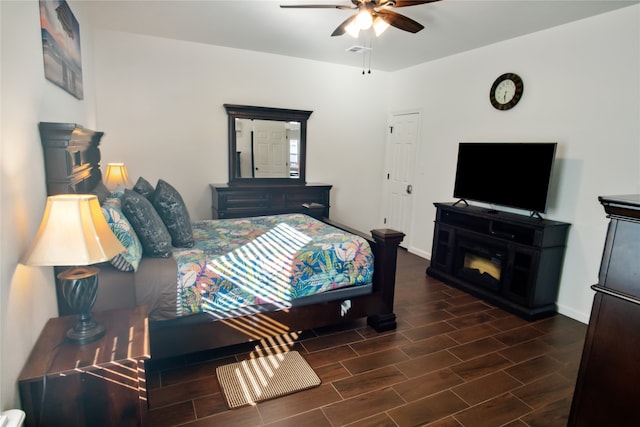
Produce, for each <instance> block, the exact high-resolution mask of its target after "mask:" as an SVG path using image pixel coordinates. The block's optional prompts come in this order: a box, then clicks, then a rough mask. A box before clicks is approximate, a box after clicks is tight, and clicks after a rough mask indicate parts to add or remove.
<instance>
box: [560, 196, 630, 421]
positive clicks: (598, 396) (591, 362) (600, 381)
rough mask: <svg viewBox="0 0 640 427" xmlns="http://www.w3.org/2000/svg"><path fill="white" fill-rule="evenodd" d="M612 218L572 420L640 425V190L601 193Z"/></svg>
mask: <svg viewBox="0 0 640 427" xmlns="http://www.w3.org/2000/svg"><path fill="white" fill-rule="evenodd" d="M599 200H600V203H602V205H603V206H604V210H605V212H606V213H607V215H608V217H609V218H610V222H609V228H608V231H607V236H606V239H605V245H604V252H603V255H602V263H601V265H600V273H599V277H598V283H597V284H596V285H593V286H592V288H593V289H594V290H595V291H596V294H595V296H594V300H593V307H592V310H591V317H590V319H589V327H588V329H587V337H586V340H585V345H584V350H583V353H582V360H581V363H580V370H579V372H578V379H577V382H576V389H575V393H574V396H573V402H572V405H571V413H570V415H569V425H570V426H580V427H585V426H598V427H601V426H638V425H640V411H639V410H638V403H639V402H640V195H630V196H602V197H599Z"/></svg>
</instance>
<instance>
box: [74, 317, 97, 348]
mask: <svg viewBox="0 0 640 427" xmlns="http://www.w3.org/2000/svg"><path fill="white" fill-rule="evenodd" d="M104 333H105V329H104V326H102V325H101V324H100V323H97V322H94V321H90V322H89V324H88V325H87V324H85V323H83V322H82V321H79V322H78V323H76V325H75V326H74V327H73V328H71V329H69V330H68V331H67V339H68V340H69V341H71V342H72V343H74V344H86V343H90V342H92V341H95V340H97V339H100V338H102V337H103V336H104Z"/></svg>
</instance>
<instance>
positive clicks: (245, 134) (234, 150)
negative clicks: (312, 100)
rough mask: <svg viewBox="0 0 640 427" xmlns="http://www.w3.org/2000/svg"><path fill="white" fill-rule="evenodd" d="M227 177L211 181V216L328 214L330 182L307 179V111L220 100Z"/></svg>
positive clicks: (216, 217) (326, 216)
mask: <svg viewBox="0 0 640 427" xmlns="http://www.w3.org/2000/svg"><path fill="white" fill-rule="evenodd" d="M224 107H225V110H226V112H227V117H228V133H229V141H228V142H229V149H228V170H229V181H228V182H227V183H224V184H210V188H211V197H212V206H211V213H212V217H213V218H214V219H219V218H240V217H249V216H259V215H275V214H283V213H307V214H310V215H312V216H314V217H318V218H321V217H325V218H328V217H329V207H330V205H329V203H330V191H331V187H332V186H331V185H329V184H322V183H307V182H306V163H307V162H306V152H307V121H308V119H309V116H311V113H312V111H307V110H292V109H284V108H271V107H256V106H248V105H236V104H225V105H224Z"/></svg>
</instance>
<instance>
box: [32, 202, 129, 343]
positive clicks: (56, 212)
mask: <svg viewBox="0 0 640 427" xmlns="http://www.w3.org/2000/svg"><path fill="white" fill-rule="evenodd" d="M124 251H125V248H124V246H122V244H121V243H120V241H119V240H118V238H117V237H116V236H115V234H113V232H112V231H111V228H110V227H109V224H107V221H106V220H105V218H104V215H103V214H102V209H101V208H100V203H99V202H98V198H97V197H96V196H95V195H89V194H60V195H56V196H49V197H48V198H47V204H46V207H45V210H44V215H43V217H42V222H41V223H40V229H39V230H38V234H37V235H36V238H35V241H34V243H33V245H32V247H31V249H30V250H29V252H28V253H27V256H26V257H25V263H26V264H28V265H34V266H71V268H69V269H68V270H65V271H63V272H61V273H59V274H58V276H57V277H58V279H60V280H61V283H62V294H63V296H64V298H65V300H66V301H67V303H68V304H69V307H71V309H72V310H73V311H74V312H75V313H77V314H78V315H79V320H78V323H77V324H76V325H75V326H74V327H72V328H71V329H69V330H68V331H67V338H68V339H69V340H70V341H72V342H74V343H77V344H85V343H88V342H91V341H94V340H97V339H98V338H100V337H102V336H103V335H104V333H105V328H104V326H103V325H101V324H99V323H97V322H95V321H94V320H93V319H92V318H91V310H92V308H93V304H94V303H95V301H96V296H97V293H98V272H99V270H98V269H97V268H95V267H91V266H90V265H91V264H96V263H99V262H104V261H108V260H110V259H111V258H113V257H114V256H116V255H117V254H119V253H121V252H124Z"/></svg>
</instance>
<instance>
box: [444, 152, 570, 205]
mask: <svg viewBox="0 0 640 427" xmlns="http://www.w3.org/2000/svg"><path fill="white" fill-rule="evenodd" d="M556 146H557V143H555V142H461V143H460V144H459V147H458V166H457V168H456V181H455V186H454V189H453V197H456V198H458V199H462V200H465V201H466V200H473V201H477V202H483V203H488V204H496V205H501V206H506V207H511V208H516V209H523V210H527V211H530V212H531V213H532V214H533V213H542V212H545V211H546V209H547V196H548V193H549V183H550V180H551V171H552V169H553V162H554V160H555V153H556Z"/></svg>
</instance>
